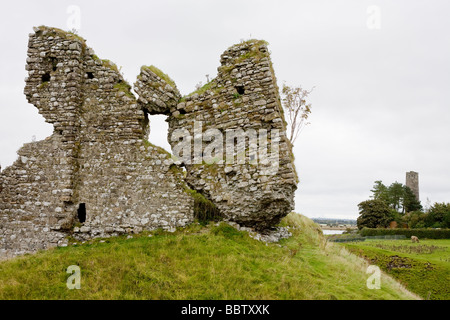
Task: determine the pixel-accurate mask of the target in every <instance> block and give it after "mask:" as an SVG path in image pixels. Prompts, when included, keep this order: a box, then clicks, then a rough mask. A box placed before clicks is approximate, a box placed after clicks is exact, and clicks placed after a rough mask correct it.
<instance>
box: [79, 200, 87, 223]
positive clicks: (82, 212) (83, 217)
mask: <svg viewBox="0 0 450 320" xmlns="http://www.w3.org/2000/svg"><path fill="white" fill-rule="evenodd" d="M77 213H78V221H80V223H84V222H85V221H86V204H85V203H80V206H79V207H78V210H77Z"/></svg>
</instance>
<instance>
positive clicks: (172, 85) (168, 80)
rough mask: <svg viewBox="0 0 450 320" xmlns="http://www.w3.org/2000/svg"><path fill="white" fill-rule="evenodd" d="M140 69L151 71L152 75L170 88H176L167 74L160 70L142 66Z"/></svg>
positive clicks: (152, 66)
mask: <svg viewBox="0 0 450 320" xmlns="http://www.w3.org/2000/svg"><path fill="white" fill-rule="evenodd" d="M141 69H144V70H145V69H148V70H150V71H152V72H153V73H154V74H156V75H157V76H158V77H160V78H161V79H162V80H164V81H165V82H166V83H168V84H169V85H170V86H171V87H172V88H174V89H176V88H177V86H176V84H175V81H173V80H172V78H171V77H169V76H168V75H167V74H165V73H164V72H162V71H161V70H160V69H158V68H157V67H155V66H154V65H151V66H142V67H141Z"/></svg>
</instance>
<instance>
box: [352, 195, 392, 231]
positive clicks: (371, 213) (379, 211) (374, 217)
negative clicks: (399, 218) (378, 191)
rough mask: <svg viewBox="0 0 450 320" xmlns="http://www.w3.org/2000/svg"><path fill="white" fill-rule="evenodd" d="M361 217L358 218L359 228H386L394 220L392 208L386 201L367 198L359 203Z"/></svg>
mask: <svg viewBox="0 0 450 320" xmlns="http://www.w3.org/2000/svg"><path fill="white" fill-rule="evenodd" d="M358 207H359V217H358V219H357V220H356V224H357V226H358V229H362V228H364V227H367V228H379V227H381V228H384V227H387V226H388V224H389V222H390V221H392V216H391V210H390V209H389V207H388V206H387V205H386V203H385V202H384V201H381V200H366V201H363V202H361V203H359V204H358Z"/></svg>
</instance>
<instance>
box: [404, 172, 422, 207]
mask: <svg viewBox="0 0 450 320" xmlns="http://www.w3.org/2000/svg"><path fill="white" fill-rule="evenodd" d="M406 186H407V187H409V188H410V189H411V190H412V192H413V193H414V195H415V196H416V198H417V200H419V173H418V172H415V171H410V172H407V173H406Z"/></svg>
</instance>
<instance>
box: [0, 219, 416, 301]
mask: <svg viewBox="0 0 450 320" xmlns="http://www.w3.org/2000/svg"><path fill="white" fill-rule="evenodd" d="M282 225H285V226H290V230H291V232H292V233H293V237H291V238H289V239H285V240H282V241H281V242H280V243H275V244H268V245H266V244H265V243H263V242H259V241H257V240H254V239H252V238H251V237H249V235H248V234H247V233H246V232H241V231H237V230H236V229H234V228H232V227H230V226H229V225H227V224H225V223H221V224H219V225H214V224H210V225H208V226H206V227H203V226H201V225H199V224H192V225H190V226H189V227H187V228H184V229H181V230H177V231H176V232H174V233H167V232H163V231H160V230H159V231H155V232H153V233H152V235H153V236H152V237H149V236H148V233H143V234H140V235H135V236H134V238H132V239H126V238H125V237H118V238H110V239H105V240H103V241H105V242H100V241H99V240H96V241H93V242H91V243H86V244H83V245H71V246H69V247H65V248H55V249H51V250H47V251H42V252H39V253H37V254H33V255H26V256H23V257H18V258H15V259H12V260H9V261H4V262H2V263H0V299H411V298H414V296H412V295H411V294H409V293H408V292H406V291H404V290H402V288H401V287H399V286H398V284H397V283H394V282H393V281H392V280H390V279H386V280H385V279H384V278H382V281H383V282H382V284H383V285H382V288H381V289H380V290H369V289H368V288H367V287H366V280H367V277H368V275H367V274H366V273H365V270H366V267H367V263H366V262H365V261H364V260H362V259H360V258H357V257H356V256H355V255H352V254H349V253H348V252H347V251H346V250H345V249H344V248H342V247H340V246H336V245H334V244H329V243H326V241H325V240H324V238H323V235H322V234H321V231H320V228H318V226H317V225H316V224H314V223H313V222H312V221H311V220H309V219H307V218H305V217H303V216H300V215H297V214H290V215H288V216H287V217H286V218H284V219H283V221H282ZM70 265H77V266H79V267H80V269H81V289H80V290H77V289H73V290H69V289H68V288H67V287H66V281H67V278H68V277H69V274H67V273H66V270H67V267H69V266H70Z"/></svg>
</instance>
